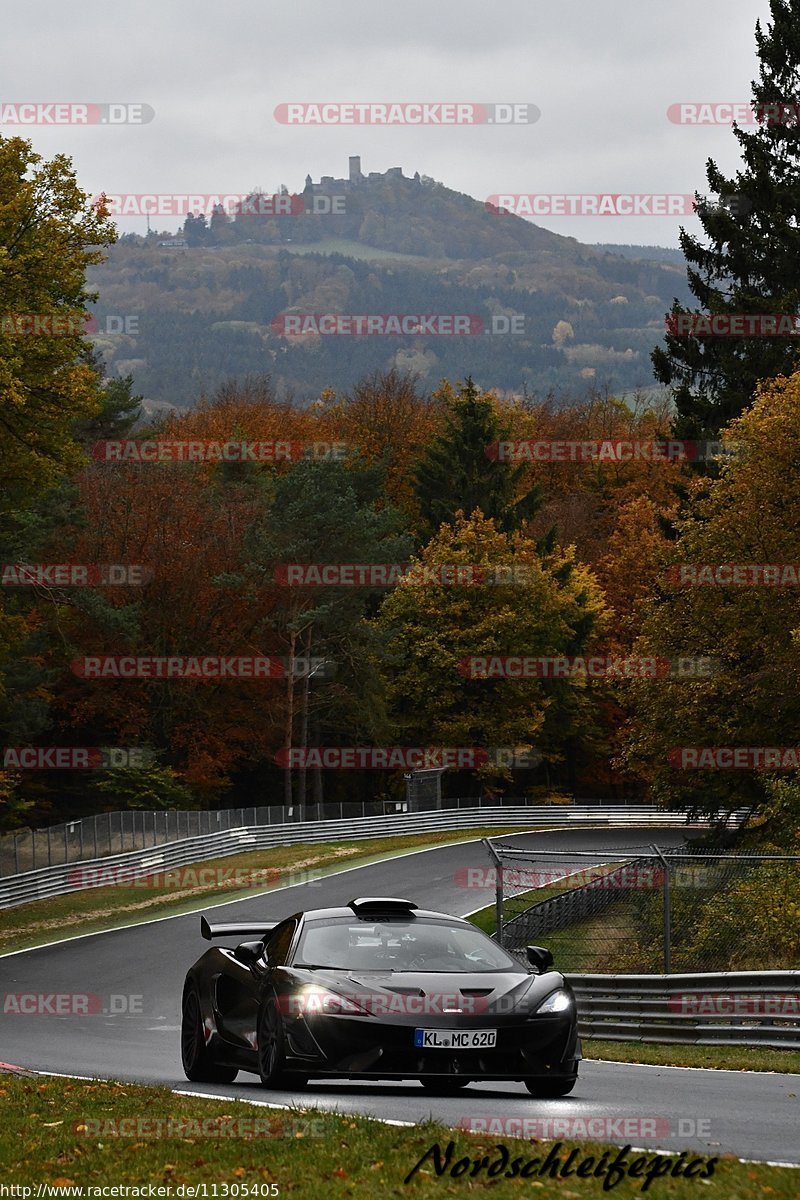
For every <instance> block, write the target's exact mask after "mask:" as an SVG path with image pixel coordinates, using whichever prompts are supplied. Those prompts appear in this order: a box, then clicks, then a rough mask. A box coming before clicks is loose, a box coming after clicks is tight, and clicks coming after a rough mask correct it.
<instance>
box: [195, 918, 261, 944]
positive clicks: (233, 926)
mask: <svg viewBox="0 0 800 1200" xmlns="http://www.w3.org/2000/svg"><path fill="white" fill-rule="evenodd" d="M277 924H278V922H277V921H258V922H256V921H242V922H239V921H234V922H229V921H226V922H225V923H224V924H221V925H211V924H210V923H209V921H208V918H207V917H201V918H200V933H201V935H202V936H203V937H204V938H205V939H206V941H207V942H210V941H211V939H212V938H218V937H236V938H244V937H266V936H267V934H269V933H272V931H273V929H274V928H275V926H276V925H277Z"/></svg>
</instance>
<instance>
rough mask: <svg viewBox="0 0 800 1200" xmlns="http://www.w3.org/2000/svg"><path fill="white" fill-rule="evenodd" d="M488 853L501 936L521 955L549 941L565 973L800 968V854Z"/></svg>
mask: <svg viewBox="0 0 800 1200" xmlns="http://www.w3.org/2000/svg"><path fill="white" fill-rule="evenodd" d="M490 849H491V851H492V854H493V856H494V858H495V863H496V885H497V892H496V904H495V909H496V924H497V927H498V929H499V931H500V932H499V935H498V936H499V937H500V939H501V940H502V943H503V945H504V946H505V947H506V948H507V949H508V950H510V951H511V952H512V953H513V954H515V955H517V956H518V957H520V958H521V959H524V955H525V947H526V946H527V945H530V944H537V943H543V944H544V945H546V946H547V947H548V948H549V949H550V950H552V952H553V955H554V958H555V961H556V966H557V967H558V968H559V969H560V970H562V971H566V972H589V973H622V974H648V973H653V972H665V973H669V972H680V971H714V970H716V971H744V970H758V969H763V970H769V969H789V968H794V967H800V855H782V854H778V853H773V854H767V853H756V852H750V851H740V852H738V853H736V852H731V851H721V850H715V849H711V848H707V847H706V848H703V849H702V850H700V849H697V850H691V849H678V848H676V847H660V846H653V847H652V851H651V853H649V854H644V853H642V852H641V850H639V852H638V853H637V852H632V851H631V849H630V848H626V847H624V846H609V847H607V848H605V849H601V850H598V851H593V852H591V853H588V852H586V853H579V852H575V853H573V854H570V855H569V857H568V858H565V855H564V854H563V853H560V852H552V851H551V852H546V851H541V850H537V851H535V852H534V851H530V850H527V849H521V848H519V847H517V848H513V847H505V846H502V845H500V844H498V843H496V842H495V843H491V844H490Z"/></svg>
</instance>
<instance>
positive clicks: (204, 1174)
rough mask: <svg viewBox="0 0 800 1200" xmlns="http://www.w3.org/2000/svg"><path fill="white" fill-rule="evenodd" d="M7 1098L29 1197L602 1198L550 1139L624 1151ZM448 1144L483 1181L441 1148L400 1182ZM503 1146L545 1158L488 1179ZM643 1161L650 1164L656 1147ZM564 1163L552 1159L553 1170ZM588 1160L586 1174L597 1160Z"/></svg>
mask: <svg viewBox="0 0 800 1200" xmlns="http://www.w3.org/2000/svg"><path fill="white" fill-rule="evenodd" d="M0 1099H2V1101H3V1106H4V1110H5V1111H4V1118H5V1119H4V1120H3V1121H2V1122H1V1123H0V1162H2V1164H3V1168H4V1170H3V1182H4V1183H5V1184H7V1185H17V1187H29V1188H32V1189H33V1190H32V1192H31V1193H29V1195H36V1189H37V1187H38V1185H40V1184H41V1185H44V1188H43V1192H42V1195H43V1196H45V1197H47V1196H53V1195H57V1194H59V1193H61V1194H62V1195H69V1194H70V1189H71V1188H76V1187H77V1188H84V1189H86V1188H91V1187H104V1186H109V1185H112V1186H114V1185H116V1186H118V1187H119V1186H129V1187H144V1188H145V1192H144V1194H147V1191H146V1189H147V1187H148V1185H150V1186H154V1187H155V1186H157V1187H163V1188H165V1189H166V1188H169V1189H170V1191H169V1192H167V1191H166V1190H165V1191H163V1192H161V1193H156V1194H161V1195H162V1196H172V1197H173V1198H174V1197H179V1196H187V1195H191V1192H188V1191H187V1189H188V1188H191V1187H193V1186H194V1187H197V1185H205V1189H206V1190H205V1195H206V1196H207V1197H212V1198H213V1197H214V1196H219V1197H225V1196H228V1197H237V1196H239V1197H242V1196H258V1197H261V1196H267V1195H270V1193H271V1194H272V1195H278V1196H282V1197H286V1196H289V1195H293V1196H300V1197H302V1198H303V1200H322V1198H323V1197H324V1198H326V1200H327V1198H328V1197H331V1196H335V1197H338V1196H342V1197H345V1196H346V1197H352V1198H353V1200H373V1198H374V1197H375V1196H382V1197H383V1196H414V1197H417V1196H418V1197H428V1196H437V1195H438V1196H441V1195H442V1194H447V1195H453V1194H461V1195H464V1196H474V1195H475V1194H476V1193H487V1194H489V1195H491V1196H493V1197H506V1196H530V1195H532V1194H533V1195H536V1196H539V1197H542V1198H543V1200H547V1198H554V1197H584V1196H585V1197H596V1196H599V1195H603V1194H604V1193H603V1187H602V1180H601V1179H600V1178H592V1177H585V1178H578V1177H576V1176H575V1175H574V1174H573V1175H572V1176H570V1177H567V1178H559V1177H558V1175H556V1178H550V1177H549V1175H548V1174H547V1172H545V1173H544V1174H543V1175H541V1174H538V1173H537V1172H538V1171H539V1170H540V1169H541V1165H542V1163H543V1161H544V1160H545V1158H546V1157H547V1155H548V1153H549V1152H550V1151H551V1150H552V1149H553V1147H554V1145H555V1146H559V1147H560V1149H558V1150H555V1151H554V1155H555V1156H557V1157H558V1159H559V1162H560V1165H562V1166H566V1159H567V1158H568V1156H569V1154H570V1151H573V1150H574V1151H575V1155H574V1157H573V1159H572V1164H571V1165H572V1170H573V1171H575V1170H576V1168H577V1167H578V1165H579V1164H580V1163H581V1162H582V1161H585V1160H586V1158H587V1157H588V1156H591V1157H592V1159H593V1164H592V1168H591V1169H595V1168H596V1167H599V1165H600V1162H601V1156H602V1154H603V1152H604V1151H606V1152H607V1154H608V1158H607V1160H606V1163H609V1162H611V1161H612V1160H613V1159H614V1158H615V1156H616V1155H617V1148H616V1147H609V1146H603V1145H598V1144H597V1143H590V1142H569V1143H567V1142H564V1143H555V1144H554V1143H548V1142H540V1141H534V1140H532V1141H523V1140H521V1139H515V1138H505V1137H502V1136H500V1137H498V1136H497V1135H496V1134H495V1133H492V1134H491V1135H474V1134H468V1133H465V1132H462V1131H461V1130H458V1131H455V1130H448V1129H445V1128H443V1127H442V1126H439V1125H436V1124H433V1123H426V1124H424V1125H416V1126H413V1127H411V1128H398V1127H397V1126H389V1125H383V1124H381V1123H379V1122H376V1121H371V1120H369V1119H368V1118H362V1117H350V1116H342V1115H332V1114H323V1113H320V1112H318V1111H314V1110H301V1109H297V1110H293V1111H291V1112H289V1111H278V1110H270V1109H266V1108H259V1107H254V1106H252V1105H246V1104H243V1103H241V1102H239V1101H236V1100H224V1101H221V1100H206V1099H198V1098H195V1097H185V1096H175V1095H173V1094H172V1093H171V1092H170V1091H168V1090H167V1089H166V1088H148V1087H140V1086H134V1085H121V1084H115V1083H110V1082H109V1083H101V1082H99V1081H98V1082H91V1083H85V1082H82V1081H77V1080H65V1079H58V1078H54V1077H52V1076H51V1077H38V1076H37V1077H33V1076H22V1075H17V1074H5V1075H0ZM256 1130H258V1131H259V1133H258V1135H257V1136H256V1135H255V1131H256ZM232 1131H233V1132H232ZM121 1134H122V1136H121ZM159 1134H160V1136H159ZM450 1142H453V1143H454V1147H453V1152H452V1155H451V1158H450V1160H449V1163H450V1166H451V1167H452V1166H453V1165H454V1164H456V1163H457V1162H458V1160H459V1159H462V1158H464V1157H465V1158H467V1159H470V1160H472V1161H477V1162H479V1163H480V1162H481V1161H482V1160H483V1161H484V1167H483V1168H482V1169H481V1170H480V1171H479V1173H478V1174H477V1175H476V1176H475V1177H472V1173H471V1166H470V1164H468V1165H467V1167H462V1169H461V1173H460V1175H459V1176H455V1177H454V1176H453V1175H451V1174H450V1170H446V1171H445V1172H443V1173H442V1175H441V1176H437V1173H436V1170H435V1164H434V1161H433V1158H432V1156H431V1157H428V1159H427V1160H426V1162H425V1163H424V1164H423V1165H422V1166H421V1168H420V1169H419V1170H418V1171H417V1172H416V1173H415V1174H414V1175H413V1176H412V1178H411V1179H410V1181H409V1182H408V1183H407V1184H406V1183H404V1180H405V1179H406V1178H407V1176H408V1175H409V1172H411V1171H412V1169H413V1168H414V1166H415V1164H417V1163H419V1161H420V1160H421V1159H422V1158H423V1156H424V1155H425V1154H426V1152H427V1151H428V1150H429V1149H430V1148H431V1147H432V1146H433V1145H434V1144H436V1143H438V1144H439V1146H440V1147H441V1153H442V1157H443V1158H444V1156H445V1155H446V1153H447V1148H448V1143H450ZM498 1145H503V1146H505V1147H506V1148H507V1151H508V1157H509V1162H513V1160H514V1159H515V1158H519V1159H521V1160H522V1165H523V1166H524V1165H525V1164H527V1163H528V1162H529V1161H530V1160H532V1159H539V1163H538V1164H537V1165H536V1167H535V1168H534V1169H532V1170H530V1171H529V1175H528V1177H527V1178H520V1177H519V1176H518V1177H516V1178H512V1179H507V1178H493V1179H488V1178H487V1169H488V1166H490V1165H492V1164H493V1163H496V1162H499V1161H501V1160H500V1157H499V1154H500V1152H499V1150H498ZM626 1157H627V1162H628V1164H631V1163H632V1161H633V1160H634V1159H636V1158H638V1157H639V1155H637V1154H636V1152H630V1151H629V1152H628V1153H627V1156H626ZM642 1157H643V1158H645V1159H646V1160H647V1162H648V1163H652V1162H653V1160H654V1157H655V1152H648V1153H647V1154H646V1155H644V1156H642ZM696 1157H699V1156H695V1154H694V1153H693V1152H689V1153H688V1155H687V1157H686V1158H684V1159H683V1160H680V1159H674V1158H663V1159H662V1160H661V1161H662V1162H664V1163H667V1164H668V1166H667V1168H666V1169H668V1170H669V1171H670V1172H671V1171H672V1170H673V1169H675V1167H676V1164H680V1165H681V1167H686V1166H688V1165H690V1163H691V1162H692V1160H695V1158H696ZM550 1161H551V1163H552V1162H553V1161H554V1159H553V1158H551V1160H550ZM707 1161H708V1160H707V1159H703V1160H702V1162H703V1166H702V1167H701V1168H697V1167H696V1168H695V1171H696V1172H697V1173H698V1174H703V1173H705V1171H706V1170H708V1169H709V1168H708V1167H706V1165H705V1164H706V1163H707ZM518 1169H519V1168H518ZM558 1169H559V1168H558V1167H555V1170H556V1172H557V1171H558ZM586 1169H587V1173H588V1170H589V1167H588V1164H587V1167H586ZM647 1169H648V1168H647V1166H645V1167H643V1168H640V1170H645V1171H646V1170H647ZM799 1178H800V1176H798V1172H797V1171H793V1170H791V1169H787V1168H781V1167H769V1166H766V1165H762V1164H758V1165H751V1164H744V1163H739V1162H738V1161H736V1160H735V1159H733V1158H720V1159H719V1160H717V1161H716V1163H715V1166H714V1168H713V1174H712V1175H711V1177H710V1178H709V1179H707V1180H704V1181H703V1186H702V1188H701V1187H699V1186H698V1179H696V1178H688V1179H687V1178H680V1177H678V1178H672V1177H670V1176H667V1177H665V1178H661V1179H657V1180H656V1181H655V1182H654V1183H653V1186H652V1188H650V1189H648V1191H647V1193H646V1194H647V1195H649V1196H653V1197H657V1198H658V1200H661V1198H663V1197H669V1198H670V1200H689V1197H692V1198H693V1200H696V1197H697V1196H698V1193H699V1192H702V1193H703V1195H704V1196H706V1197H708V1196H718V1197H719V1198H720V1200H753V1197H757V1196H769V1197H770V1200H784V1198H785V1200H789V1198H790V1197H792V1198H795V1197H796V1196H797V1186H798V1179H799ZM644 1182H645V1178H644V1177H643V1176H640V1177H639V1178H638V1179H631V1178H628V1177H626V1178H623V1179H622V1180H621V1182H619V1184H618V1185H617V1186H615V1187H614V1188H613V1195H615V1196H616V1197H619V1198H620V1200H627V1198H629V1197H632V1196H639V1195H641V1194H642V1191H643V1185H644ZM213 1185H216V1191H215V1190H214V1187H213ZM236 1185H238V1189H237V1187H236ZM226 1187H227V1191H226V1190H225V1189H226ZM272 1188H274V1191H271V1189H272ZM45 1189H52V1190H45ZM532 1189H535V1191H532ZM8 1194H9V1195H10V1194H12V1193H10V1192H9V1193H8ZM16 1194H18V1195H21V1194H22V1193H19V1192H18V1193H16ZM73 1194H74V1193H73ZM83 1194H84V1195H85V1196H91V1195H92V1193H91V1192H84V1193H83ZM195 1195H200V1196H202V1195H203V1192H202V1191H199V1192H195Z"/></svg>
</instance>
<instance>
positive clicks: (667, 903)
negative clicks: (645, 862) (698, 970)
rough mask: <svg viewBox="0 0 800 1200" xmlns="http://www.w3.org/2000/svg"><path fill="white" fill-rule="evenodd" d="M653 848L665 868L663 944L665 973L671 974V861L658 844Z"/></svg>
mask: <svg viewBox="0 0 800 1200" xmlns="http://www.w3.org/2000/svg"><path fill="white" fill-rule="evenodd" d="M651 848H652V850H653V851H654V852H655V854H657V855H658V857H659V858H660V859H661V864H662V866H663V868H664V885H663V888H662V907H663V910H664V912H663V915H664V932H663V942H664V946H663V956H664V974H665V975H669V974H670V970H671V954H670V939H671V930H670V916H671V914H670V907H671V897H670V890H669V884H670V878H669V863H668V862H667V860H666V858H665V857H664V855H663V854H662V853H661V851H660V850H659V848H658V846H651Z"/></svg>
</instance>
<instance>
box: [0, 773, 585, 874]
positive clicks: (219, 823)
mask: <svg viewBox="0 0 800 1200" xmlns="http://www.w3.org/2000/svg"><path fill="white" fill-rule="evenodd" d="M524 803H525V800H524V799H521V798H520V797H518V796H516V797H515V796H505V797H502V798H496V797H495V798H492V797H489V796H485V797H475V796H472V797H469V796H467V797H448V798H444V797H442V796H441V786H440V784H439V782H438V779H437V780H436V781H434V783H433V784H432V785H431V786H429V787H427V788H422V789H421V790H420V791H419V792H416V791H415V792H414V794H413V796H410V797H408V798H407V799H406V800H404V801H395V800H385V801H382V800H375V801H371V802H370V801H363V802H362V801H354V802H352V803H348V802H344V803H331V802H327V803H325V804H319V805H315V804H309V805H306V806H305V808H304V809H302V810H301V809H300V807H299V806H298V805H295V806H294V807H293V808H285V807H283V806H280V805H262V806H258V807H247V808H225V809H217V810H197V811H195V810H177V809H176V810H155V811H153V810H148V811H144V810H128V811H117V812H104V813H98V814H97V815H95V816H91V817H82V818H79V819H76V820H74V821H66V822H62V823H61V824H58V825H50V826H48V827H47V828H43V829H21V830H18V831H16V832H14V833H6V834H0V878H1V877H3V876H9V875H18V874H20V873H22V872H23V871H34V870H37V869H38V868H40V867H52V866H62V865H63V864H65V863H71V862H82V861H85V860H86V859H93V858H104V857H107V856H109V855H111V854H124V853H125V852H126V851H129V850H146V849H148V848H149V847H151V846H163V845H165V844H166V843H167V842H174V841H178V840H179V839H181V838H188V837H204V836H207V835H208V834H211V833H222V832H224V831H226V830H228V829H240V828H242V827H245V826H251V825H282V824H285V823H288V822H290V821H304V820H308V821H311V820H314V821H324V820H345V819H350V818H352V819H353V820H355V819H357V818H359V817H378V816H386V815H391V814H393V813H396V812H398V813H400V812H409V811H413V812H420V811H425V810H428V809H433V808H441V809H458V808H479V807H493V808H498V807H501V806H503V805H508V806H511V807H513V806H515V805H519V804H524ZM593 803H597V804H598V805H599V804H600V803H601V801H599V800H598V801H592V800H582V801H581V804H582V805H587V804H593Z"/></svg>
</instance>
